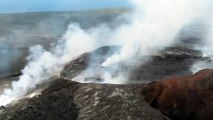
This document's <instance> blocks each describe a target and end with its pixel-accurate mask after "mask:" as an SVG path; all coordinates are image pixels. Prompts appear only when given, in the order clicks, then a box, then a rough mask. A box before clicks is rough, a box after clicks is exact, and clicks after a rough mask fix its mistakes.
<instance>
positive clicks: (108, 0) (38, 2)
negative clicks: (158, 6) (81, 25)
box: [0, 0, 130, 13]
mask: <svg viewBox="0 0 213 120" xmlns="http://www.w3.org/2000/svg"><path fill="white" fill-rule="evenodd" d="M129 6H130V4H129V3H128V2H127V0H0V12H1V13H4V12H27V11H63V10H83V9H96V8H108V7H129Z"/></svg>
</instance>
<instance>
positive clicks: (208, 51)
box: [191, 14, 213, 73]
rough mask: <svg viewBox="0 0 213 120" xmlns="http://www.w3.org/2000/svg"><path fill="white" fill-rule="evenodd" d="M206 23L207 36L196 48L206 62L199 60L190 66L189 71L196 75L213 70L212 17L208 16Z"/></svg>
mask: <svg viewBox="0 0 213 120" xmlns="http://www.w3.org/2000/svg"><path fill="white" fill-rule="evenodd" d="M206 22H207V23H208V33H207V36H206V37H205V38H204V40H203V41H202V44H201V45H199V46H198V49H199V50H201V51H202V53H203V58H206V60H201V61H198V62H196V63H195V64H193V65H192V68H191V71H192V72H193V73H196V72H198V71H200V70H202V69H212V68H213V15H212V14H210V15H209V20H207V21H206Z"/></svg>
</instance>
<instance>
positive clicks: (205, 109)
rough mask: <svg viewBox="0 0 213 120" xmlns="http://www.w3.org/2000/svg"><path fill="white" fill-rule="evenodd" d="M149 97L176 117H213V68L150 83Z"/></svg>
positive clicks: (197, 119) (178, 119)
mask: <svg viewBox="0 0 213 120" xmlns="http://www.w3.org/2000/svg"><path fill="white" fill-rule="evenodd" d="M142 93H143V95H145V100H146V101H147V102H148V103H149V104H150V105H151V106H152V107H154V108H157V109H159V110H160V111H161V112H162V113H164V114H165V115H167V116H169V117H170V118H172V119H174V120H212V119H213V114H212V113H213V102H212V101H213V70H202V71H200V72H198V73H196V74H194V75H192V76H186V77H176V78H172V79H168V80H163V81H159V82H154V83H150V84H148V85H146V86H145V87H144V88H143V91H142Z"/></svg>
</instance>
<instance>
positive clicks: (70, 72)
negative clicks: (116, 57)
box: [61, 46, 119, 79]
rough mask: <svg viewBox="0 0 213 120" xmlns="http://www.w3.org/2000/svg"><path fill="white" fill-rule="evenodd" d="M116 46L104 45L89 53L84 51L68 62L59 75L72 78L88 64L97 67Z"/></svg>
mask: <svg viewBox="0 0 213 120" xmlns="http://www.w3.org/2000/svg"><path fill="white" fill-rule="evenodd" d="M118 48H119V47H117V46H105V47H101V48H98V49H96V50H94V51H92V52H90V53H89V52H88V53H84V54H83V55H81V56H80V57H78V58H76V59H75V60H73V61H71V62H70V63H68V64H67V65H66V66H65V68H64V70H63V71H62V72H61V76H63V77H66V78H69V79H72V78H73V77H76V76H77V75H79V74H80V73H81V72H82V71H83V70H85V69H86V68H87V66H88V65H89V64H91V65H92V66H93V67H94V68H95V67H99V66H100V65H101V63H103V62H104V61H105V60H106V59H107V58H108V57H109V56H110V55H112V54H113V53H114V51H115V50H117V49H118Z"/></svg>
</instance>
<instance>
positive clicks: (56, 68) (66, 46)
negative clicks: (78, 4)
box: [0, 0, 210, 105]
mask: <svg viewBox="0 0 213 120" xmlns="http://www.w3.org/2000/svg"><path fill="white" fill-rule="evenodd" d="M209 1H210V0H202V1H201V0H130V2H131V3H133V4H134V5H135V12H134V14H133V15H131V16H129V18H128V19H129V20H127V21H129V22H128V23H127V24H123V25H121V26H119V27H117V28H115V29H113V30H112V29H110V28H109V27H107V25H100V26H98V27H96V28H91V29H89V30H82V29H81V28H80V27H79V26H78V25H75V24H71V25H70V26H69V28H68V30H67V32H66V33H65V35H64V36H63V38H62V39H61V40H60V41H59V43H58V44H57V45H56V46H55V47H53V48H52V49H51V51H46V50H45V49H43V48H42V47H41V46H35V47H32V48H31V50H30V51H31V55H30V56H29V57H28V60H29V63H28V64H27V66H26V67H25V68H24V69H23V71H22V72H23V75H22V76H20V79H19V80H18V81H16V82H13V83H12V88H11V89H7V90H5V91H4V93H3V94H2V95H1V96H0V105H6V104H8V103H10V102H11V101H13V100H16V99H18V98H21V97H23V96H25V95H26V94H28V93H29V92H31V91H33V90H34V89H36V87H37V85H40V84H42V83H45V82H48V79H49V78H50V77H52V76H55V75H57V74H59V72H60V71H61V70H62V69H63V67H64V65H65V64H66V63H68V62H69V61H71V60H72V59H74V58H75V57H77V56H78V55H80V54H82V53H84V52H87V51H91V50H94V49H95V48H97V47H100V46H103V45H114V44H116V45H117V44H119V45H122V48H121V50H120V52H117V53H115V54H114V55H113V56H111V57H109V58H108V59H107V60H106V61H105V62H104V63H103V64H102V66H104V67H107V66H110V65H112V64H115V63H118V62H122V61H126V60H127V59H128V60H129V59H130V58H133V57H134V56H138V55H139V56H146V55H148V54H151V53H155V52H157V51H159V50H161V49H163V48H165V47H166V46H169V45H171V44H173V43H174V42H175V40H176V37H177V34H178V33H179V32H180V30H181V29H182V28H183V27H184V26H185V25H187V24H189V23H191V22H194V21H195V20H196V19H199V18H200V17H201V18H202V17H204V16H205V15H204V14H203V13H204V11H205V9H206V6H208V4H210V3H209ZM116 69H119V66H118V68H116ZM103 72H104V71H103ZM101 74H102V77H103V78H104V80H106V81H105V82H108V83H118V82H119V83H121V82H123V81H124V79H125V78H126V77H127V76H125V75H124V74H122V72H121V73H118V74H117V75H116V76H113V75H112V72H110V71H109V72H108V71H105V72H104V73H101ZM127 75H128V74H127Z"/></svg>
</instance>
